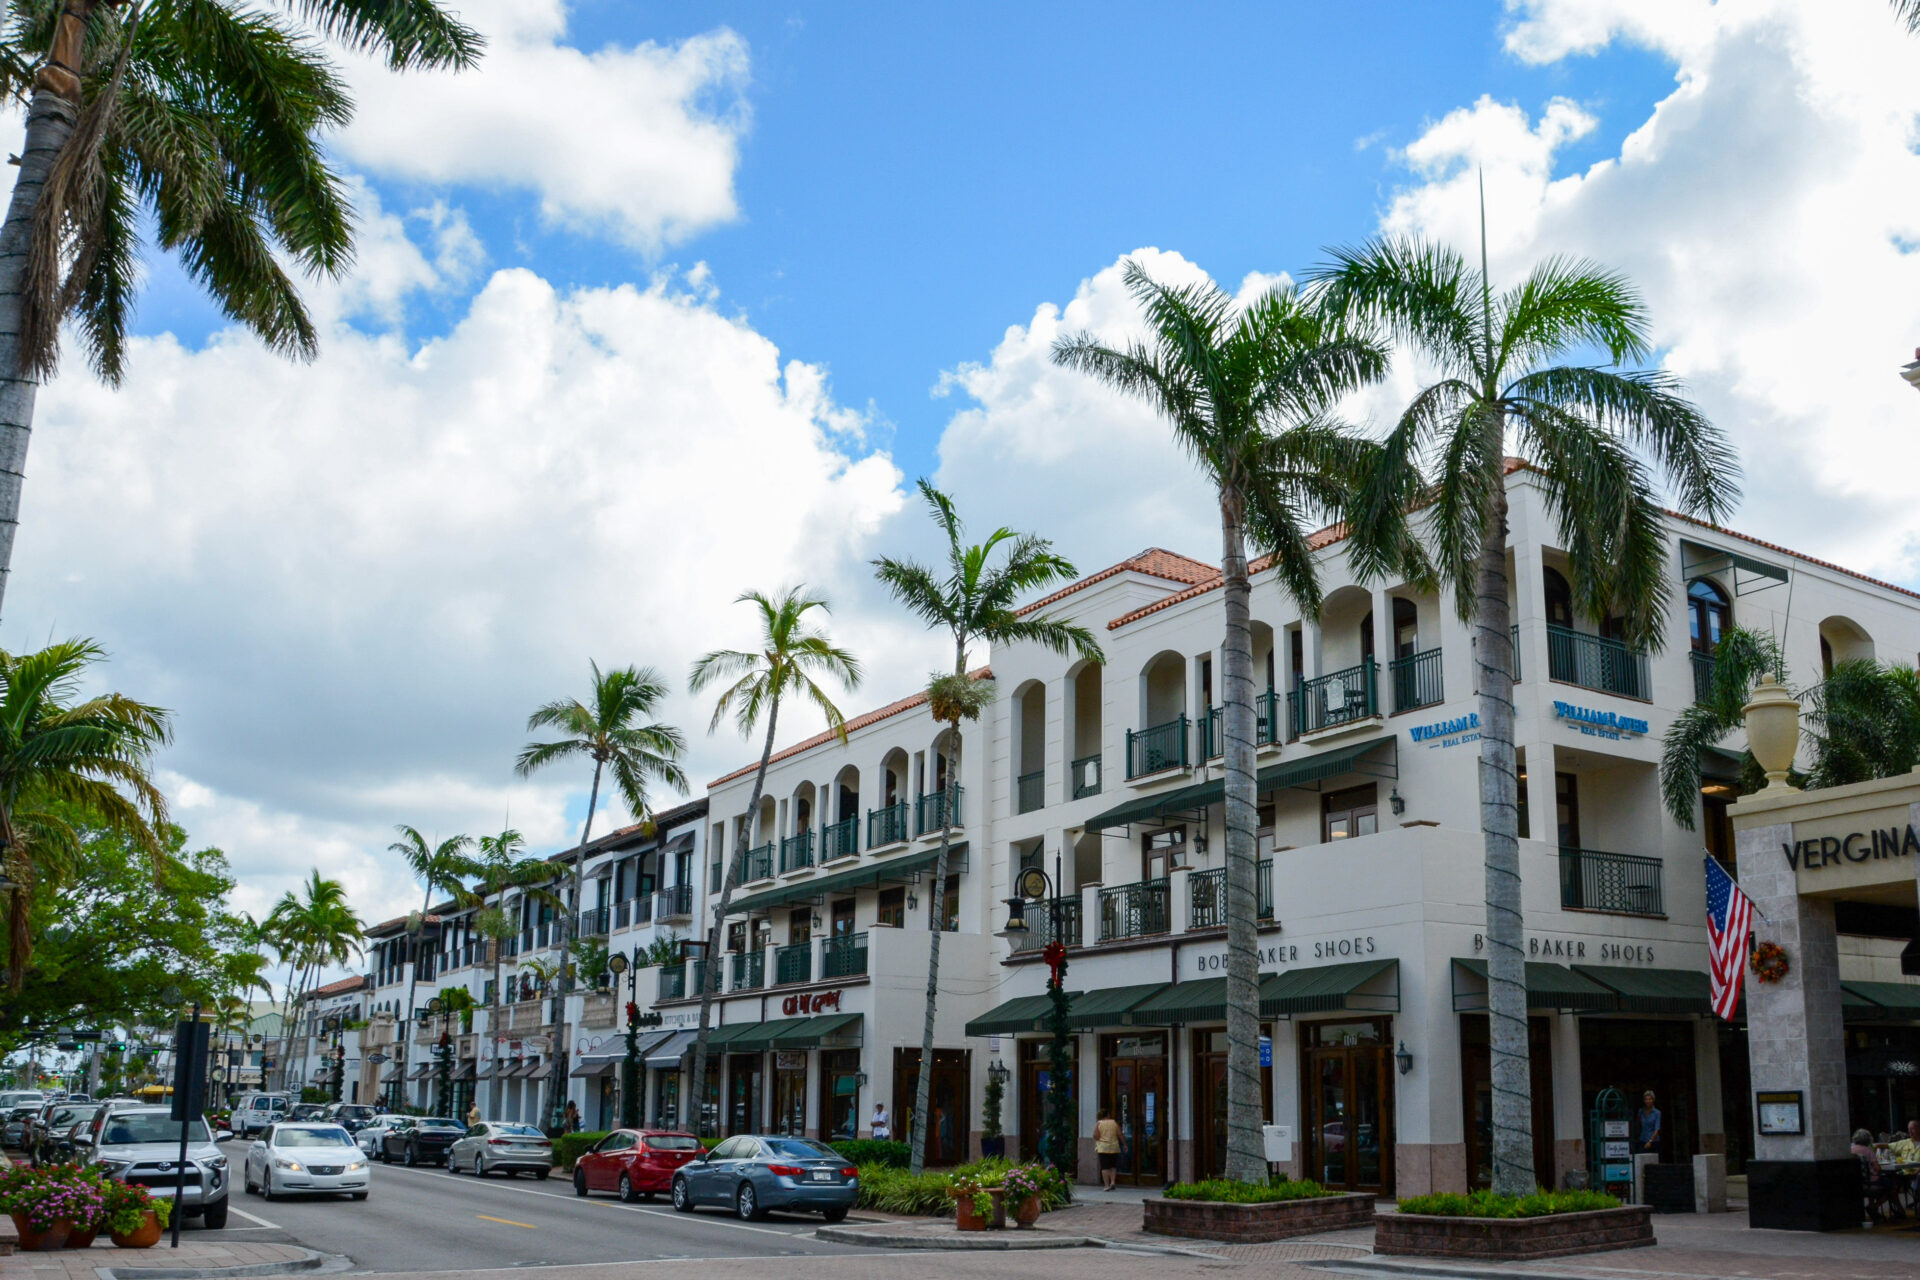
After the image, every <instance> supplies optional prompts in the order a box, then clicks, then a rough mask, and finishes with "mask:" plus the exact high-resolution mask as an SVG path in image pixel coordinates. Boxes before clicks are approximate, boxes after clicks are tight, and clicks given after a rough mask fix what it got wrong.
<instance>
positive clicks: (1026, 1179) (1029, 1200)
mask: <svg viewBox="0 0 1920 1280" xmlns="http://www.w3.org/2000/svg"><path fill="white" fill-rule="evenodd" d="M1059 1177H1060V1175H1059V1174H1057V1173H1055V1172H1054V1171H1053V1170H1052V1169H1051V1168H1049V1167H1047V1166H1046V1165H1044V1164H1022V1165H1016V1166H1014V1167H1013V1168H1011V1169H1009V1170H1007V1180H1006V1182H1005V1184H1004V1186H1005V1187H1006V1197H1007V1198H1006V1202H1007V1203H1008V1204H1010V1205H1012V1206H1013V1221H1014V1225H1015V1226H1019V1227H1030V1226H1032V1225H1033V1224H1034V1223H1036V1222H1038V1221H1039V1220H1040V1214H1041V1213H1042V1212H1043V1211H1044V1210H1045V1207H1046V1199H1047V1197H1048V1195H1049V1194H1050V1193H1051V1192H1052V1190H1053V1188H1054V1184H1055V1183H1056V1182H1057V1181H1058V1180H1059Z"/></svg>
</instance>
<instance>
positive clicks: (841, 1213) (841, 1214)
mask: <svg viewBox="0 0 1920 1280" xmlns="http://www.w3.org/2000/svg"><path fill="white" fill-rule="evenodd" d="M820 1216H821V1217H823V1218H825V1219H826V1220H827V1221H828V1222H845V1221H846V1220H847V1211H846V1210H845V1209H828V1210H826V1211H825V1212H824V1213H822V1214H821V1215H820Z"/></svg>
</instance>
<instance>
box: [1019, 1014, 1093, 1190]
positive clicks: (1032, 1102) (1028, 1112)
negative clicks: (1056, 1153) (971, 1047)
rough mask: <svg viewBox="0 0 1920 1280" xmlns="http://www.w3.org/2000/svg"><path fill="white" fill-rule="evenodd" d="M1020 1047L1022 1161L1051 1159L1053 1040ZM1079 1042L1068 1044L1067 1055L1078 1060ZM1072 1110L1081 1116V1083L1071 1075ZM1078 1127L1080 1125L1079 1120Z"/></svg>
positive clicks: (1069, 1103) (1021, 1043) (1036, 1041)
mask: <svg viewBox="0 0 1920 1280" xmlns="http://www.w3.org/2000/svg"><path fill="white" fill-rule="evenodd" d="M1019 1043H1020V1119H1019V1123H1020V1158H1021V1159H1022V1160H1045V1159H1047V1158H1048V1157H1047V1098H1048V1093H1049V1090H1050V1089H1051V1087H1052V1080H1053V1073H1052V1065H1051V1064H1052V1052H1053V1042H1052V1041H1051V1040H1022V1041H1020V1042H1019ZM1079 1047H1080V1046H1079V1041H1078V1038H1077V1037H1076V1038H1074V1039H1070V1040H1068V1041H1067V1052H1068V1055H1069V1056H1070V1057H1074V1058H1077V1057H1078V1053H1077V1050H1078V1049H1079ZM1067 1096H1068V1098H1069V1102H1068V1106H1069V1107H1070V1108H1071V1109H1072V1110H1073V1113H1074V1115H1075V1116H1076V1117H1077V1116H1078V1115H1079V1108H1080V1093H1079V1082H1078V1081H1076V1080H1074V1079H1073V1078H1072V1073H1071V1071H1070V1072H1069V1078H1068V1080H1067ZM1074 1127H1075V1128H1076V1129H1077V1128H1078V1127H1079V1124H1078V1122H1077V1120H1076V1123H1075V1125H1074Z"/></svg>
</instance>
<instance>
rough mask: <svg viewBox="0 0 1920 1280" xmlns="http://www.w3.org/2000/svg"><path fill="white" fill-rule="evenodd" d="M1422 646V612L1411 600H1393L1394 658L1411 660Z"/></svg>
mask: <svg viewBox="0 0 1920 1280" xmlns="http://www.w3.org/2000/svg"><path fill="white" fill-rule="evenodd" d="M1419 644H1420V610H1419V607H1418V606H1416V605H1415V604H1414V603H1413V601H1411V600H1403V599H1401V598H1400V597H1399V596H1395V597H1394V598H1393V656H1394V657H1396V658H1411V657H1412V656H1413V655H1414V653H1415V652H1416V651H1417V649H1418V647H1419Z"/></svg>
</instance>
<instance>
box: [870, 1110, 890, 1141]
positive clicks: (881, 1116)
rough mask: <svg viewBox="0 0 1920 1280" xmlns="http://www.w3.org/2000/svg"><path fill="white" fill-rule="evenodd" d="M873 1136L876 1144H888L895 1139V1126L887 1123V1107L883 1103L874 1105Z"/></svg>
mask: <svg viewBox="0 0 1920 1280" xmlns="http://www.w3.org/2000/svg"><path fill="white" fill-rule="evenodd" d="M873 1136H874V1140H875V1141H876V1142H886V1141H887V1140H888V1139H890V1138H892V1137H893V1126H892V1125H891V1124H889V1123H887V1107H886V1104H885V1103H883V1102H876V1103H874V1104H873Z"/></svg>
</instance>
